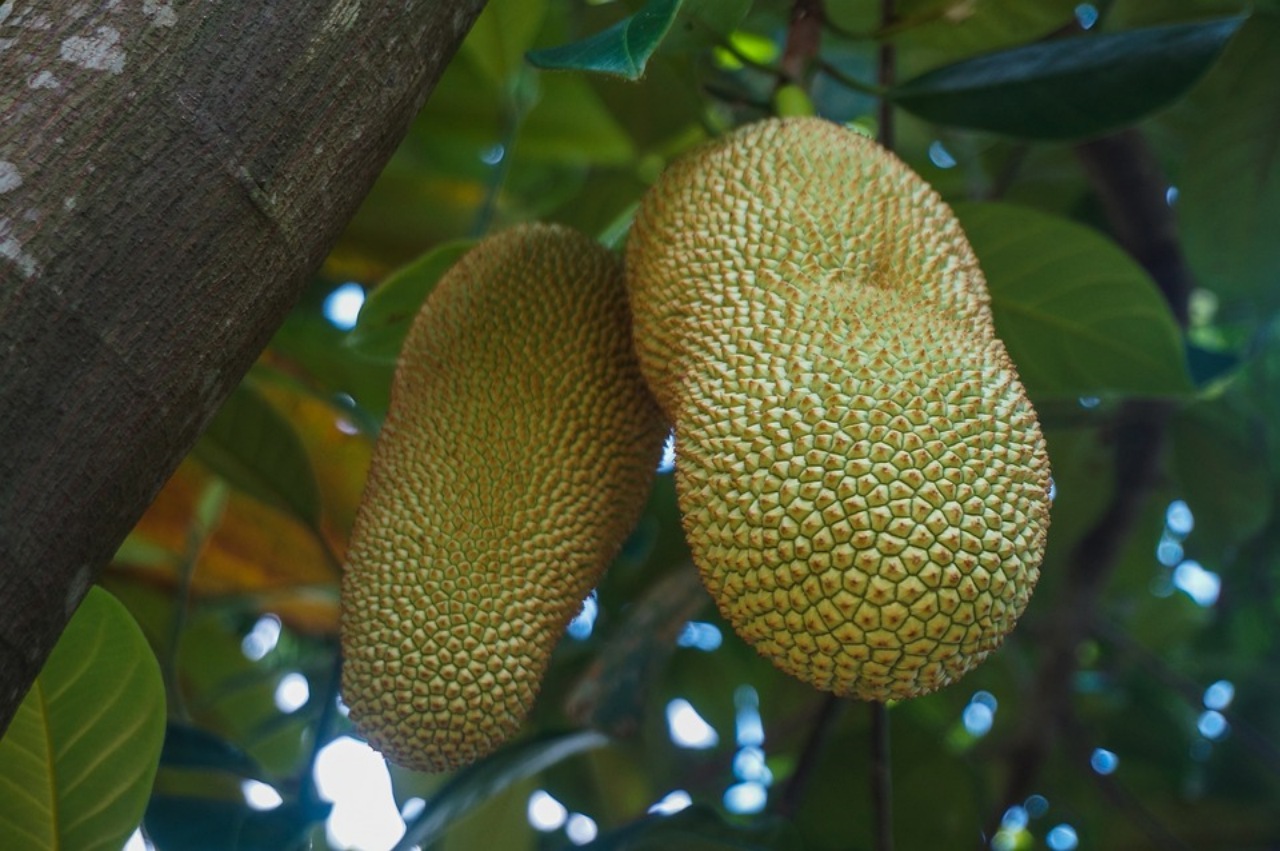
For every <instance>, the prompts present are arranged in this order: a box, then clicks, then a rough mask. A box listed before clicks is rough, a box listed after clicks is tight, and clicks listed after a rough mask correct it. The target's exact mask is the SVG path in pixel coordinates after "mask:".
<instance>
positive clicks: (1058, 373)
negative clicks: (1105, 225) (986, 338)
mask: <svg viewBox="0 0 1280 851" xmlns="http://www.w3.org/2000/svg"><path fill="white" fill-rule="evenodd" d="M956 213H957V215H959V217H960V222H961V224H962V225H963V226H964V230H965V233H966V234H967V235H968V237H969V241H970V243H972V245H973V249H974V251H975V252H977V255H978V260H979V262H980V263H981V264H982V270H983V272H984V274H985V275H986V278H987V284H988V286H989V287H990V290H991V308H992V311H993V313H994V314H995V321H996V331H997V333H998V334H999V335H1000V338H1001V339H1002V340H1004V343H1005V345H1006V346H1007V347H1008V349H1009V354H1010V356H1011V357H1012V358H1013V361H1014V363H1015V364H1016V365H1017V367H1018V373H1019V375H1020V376H1021V377H1022V380H1023V383H1025V384H1026V386H1027V389H1028V390H1029V391H1031V394H1032V396H1046V397H1047V396H1067V397H1078V396H1101V395H1107V394H1112V393H1116V394H1133V395H1148V396H1150V395H1162V394H1180V393H1185V392H1187V391H1188V390H1189V389H1190V380H1189V378H1188V377H1187V373H1186V365H1185V359H1184V355H1183V347H1182V340H1181V335H1180V332H1179V330H1178V326H1177V323H1176V322H1175V321H1174V318H1173V314H1172V313H1170V311H1169V308H1168V305H1166V304H1165V301H1164V299H1163V298H1162V297H1161V296H1160V293H1159V292H1158V291H1157V290H1156V288H1155V285H1154V284H1153V283H1151V279H1150V278H1149V277H1148V276H1147V274H1146V272H1144V271H1143V270H1142V268H1141V267H1140V266H1138V264H1137V263H1135V262H1134V261H1133V260H1132V259H1131V258H1130V257H1129V256H1128V255H1127V254H1125V253H1124V252H1123V251H1122V250H1120V248H1118V247H1117V246H1116V245H1115V244H1113V243H1112V242H1110V241H1109V240H1107V239H1106V238H1105V237H1103V236H1101V235H1100V234H1098V233H1096V232H1095V231H1093V230H1090V229H1089V228H1087V227H1084V226H1083V225H1078V224H1075V223H1073V222H1070V221H1067V220H1066V219H1061V218H1058V217H1057V216H1051V215H1048V214H1046V213H1041V212H1039V211H1036V210H1031V209H1027V208H1023V207H1015V206H1013V205H1011V204H963V205H957V206H956Z"/></svg>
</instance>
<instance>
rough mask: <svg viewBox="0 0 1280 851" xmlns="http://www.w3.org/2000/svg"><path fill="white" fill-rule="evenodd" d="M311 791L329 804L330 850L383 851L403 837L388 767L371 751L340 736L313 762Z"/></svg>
mask: <svg viewBox="0 0 1280 851" xmlns="http://www.w3.org/2000/svg"><path fill="white" fill-rule="evenodd" d="M315 780H316V788H317V789H318V790H319V792H320V796H321V797H322V798H324V799H325V800H326V801H331V802H332V803H333V812H331V813H330V814H329V821H328V823H327V824H326V830H325V834H326V836H327V838H328V840H329V844H330V845H332V846H333V847H335V848H359V849H361V851H388V849H390V848H392V847H393V846H394V845H395V844H396V842H398V841H399V840H400V837H401V836H403V835H404V822H403V821H402V820H401V819H400V811H399V810H397V809H396V801H395V798H394V796H392V794H391V775H390V774H388V773H387V764H386V762H384V761H383V759H382V757H381V756H379V755H378V753H377V752H376V751H374V749H373V748H371V747H369V746H368V745H366V744H365V743H364V742H359V741H356V740H355V739H353V738H351V737H350V736H340V737H338V738H337V739H334V740H333V741H332V742H330V743H329V744H327V745H325V746H324V748H322V749H321V751H320V755H319V756H318V757H317V758H316V770H315Z"/></svg>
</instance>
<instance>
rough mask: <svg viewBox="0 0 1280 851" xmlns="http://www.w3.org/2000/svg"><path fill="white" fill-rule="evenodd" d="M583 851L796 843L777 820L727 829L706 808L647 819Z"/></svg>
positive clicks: (780, 850) (732, 850)
mask: <svg viewBox="0 0 1280 851" xmlns="http://www.w3.org/2000/svg"><path fill="white" fill-rule="evenodd" d="M582 847H583V848H584V849H587V851H667V849H670V848H679V849H681V851H790V849H798V848H799V847H800V842H799V839H798V837H797V836H796V835H795V831H794V830H793V829H792V828H790V827H789V825H787V823H786V822H785V821H783V820H782V819H780V818H777V817H770V816H766V817H762V818H759V819H757V820H756V821H755V822H754V823H753V824H751V825H743V826H739V825H731V824H728V823H727V822H725V821H724V820H723V819H721V818H720V816H718V815H717V814H716V813H715V812H714V811H713V810H711V809H710V808H708V807H703V806H696V807H688V808H686V809H683V810H681V811H680V812H678V813H676V814H675V815H670V816H650V817H648V818H645V819H641V820H640V821H638V822H635V823H633V824H629V825H627V826H625V827H622V828H620V829H618V830H615V831H613V832H611V833H608V834H606V835H604V836H601V837H600V838H599V839H597V840H596V841H594V842H591V843H589V844H587V845H584V846H582Z"/></svg>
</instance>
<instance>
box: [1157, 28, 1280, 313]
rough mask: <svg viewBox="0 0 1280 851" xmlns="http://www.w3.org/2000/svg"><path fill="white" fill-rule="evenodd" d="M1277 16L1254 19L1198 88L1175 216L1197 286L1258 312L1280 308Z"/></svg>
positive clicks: (1279, 39) (1279, 54)
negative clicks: (1279, 282)
mask: <svg viewBox="0 0 1280 851" xmlns="http://www.w3.org/2000/svg"><path fill="white" fill-rule="evenodd" d="M1277 45H1280V16H1277V15H1261V14H1260V15H1256V16H1254V17H1253V18H1251V19H1250V20H1249V22H1248V23H1247V24H1246V25H1245V27H1244V29H1242V30H1241V31H1240V35H1239V37H1238V38H1237V39H1236V40H1235V41H1234V42H1233V43H1232V44H1231V47H1230V48H1229V49H1228V50H1227V53H1226V55H1224V56H1223V58H1222V62H1221V63H1220V65H1219V66H1218V67H1217V68H1215V69H1214V71H1213V73H1212V74H1211V75H1210V76H1209V77H1208V78H1206V80H1205V88H1204V90H1197V103H1198V104H1202V106H1203V109H1202V111H1201V112H1200V113H1199V114H1198V116H1197V117H1198V118H1199V123H1198V125H1197V127H1196V132H1195V134H1194V135H1193V136H1192V139H1191V143H1190V146H1189V148H1188V151H1187V164H1186V165H1185V166H1184V168H1183V173H1182V177H1181V184H1180V185H1179V187H1178V188H1179V190H1180V193H1181V194H1180V195H1179V198H1178V219H1179V224H1180V226H1181V232H1182V236H1183V242H1184V245H1185V246H1186V251H1187V259H1188V260H1189V261H1190V262H1191V266H1192V269H1193V270H1194V272H1195V275H1196V279H1197V281H1198V282H1199V283H1200V285H1201V286H1204V287H1206V288H1208V289H1211V290H1214V291H1215V292H1217V293H1219V294H1220V295H1222V296H1223V297H1224V298H1226V299H1230V300H1232V301H1238V302H1241V303H1243V304H1248V305H1253V306H1255V308H1257V309H1260V310H1270V309H1274V308H1275V307H1276V306H1277V304H1280V293H1278V290H1280V288H1277V286H1276V282H1277V278H1276V276H1277V270H1280V239H1277V238H1276V228H1277V223H1280V50H1278V49H1277Z"/></svg>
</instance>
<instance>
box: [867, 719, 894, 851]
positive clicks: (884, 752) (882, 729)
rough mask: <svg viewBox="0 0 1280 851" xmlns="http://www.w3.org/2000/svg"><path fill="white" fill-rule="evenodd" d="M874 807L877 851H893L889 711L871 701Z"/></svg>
mask: <svg viewBox="0 0 1280 851" xmlns="http://www.w3.org/2000/svg"><path fill="white" fill-rule="evenodd" d="M871 804H872V807H873V809H874V810H875V828H876V842H875V849H876V851H893V769H892V765H891V763H890V760H889V708H888V707H887V706H885V705H884V704H883V703H881V702H880V701H878V700H873V701H871Z"/></svg>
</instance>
